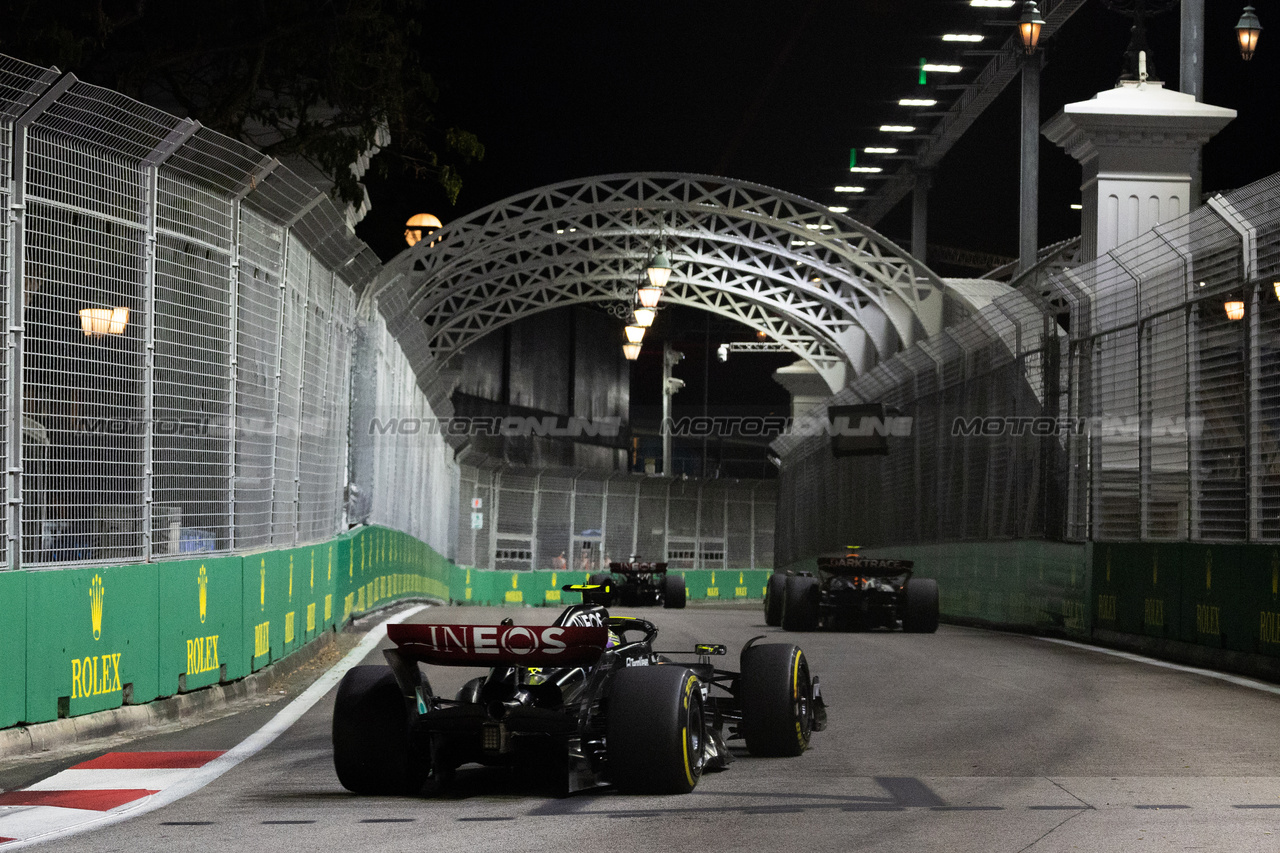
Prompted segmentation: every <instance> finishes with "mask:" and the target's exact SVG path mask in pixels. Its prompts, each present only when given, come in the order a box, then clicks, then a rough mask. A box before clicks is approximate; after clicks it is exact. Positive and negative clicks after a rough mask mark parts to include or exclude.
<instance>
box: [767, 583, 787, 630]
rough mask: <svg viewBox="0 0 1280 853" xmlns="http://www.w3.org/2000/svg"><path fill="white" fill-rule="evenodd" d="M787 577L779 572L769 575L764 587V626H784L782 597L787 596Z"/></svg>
mask: <svg viewBox="0 0 1280 853" xmlns="http://www.w3.org/2000/svg"><path fill="white" fill-rule="evenodd" d="M786 586H787V576H786V575H784V574H781V573H778V572H775V573H774V574H771V575H769V582H768V583H767V584H765V587H764V624H766V625H769V626H771V627H774V628H776V627H778V626H779V625H781V624H782V597H783V596H784V595H785V594H786Z"/></svg>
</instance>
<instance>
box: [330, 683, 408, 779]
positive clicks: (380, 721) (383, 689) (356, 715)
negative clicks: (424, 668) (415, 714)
mask: <svg viewBox="0 0 1280 853" xmlns="http://www.w3.org/2000/svg"><path fill="white" fill-rule="evenodd" d="M409 747H410V745H409V712H408V710H407V709H406V708H405V705H404V697H403V696H401V694H400V687H399V685H397V684H396V678H395V675H393V674H392V672H391V667H389V666H355V667H352V668H351V669H350V670H348V672H347V674H346V675H344V676H343V677H342V681H341V682H339V683H338V697H337V699H336V701H335V702H334V704H333V768H334V770H336V771H337V772H338V781H339V782H341V783H342V787H344V788H346V789H347V790H348V791H352V792H354V793H357V794H391V795H401V796H408V795H411V794H416V793H417V792H418V790H419V789H420V788H421V787H422V785H423V783H424V782H426V780H427V774H428V772H429V771H430V770H431V767H430V762H429V760H424V759H423V758H422V757H421V756H416V755H414V754H413V752H414V751H413V750H411V749H410V748H409Z"/></svg>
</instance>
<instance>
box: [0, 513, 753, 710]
mask: <svg viewBox="0 0 1280 853" xmlns="http://www.w3.org/2000/svg"><path fill="white" fill-rule="evenodd" d="M679 574H681V575H682V576H684V578H685V582H686V585H687V589H688V596H689V598H690V599H691V600H722V601H732V600H735V599H756V600H758V599H760V598H761V597H762V596H763V592H764V585H765V581H766V579H767V578H768V575H769V571H768V570H760V569H757V570H748V571H709V570H706V571H687V572H680V573H679ZM586 579H587V576H586V575H585V574H583V573H581V572H551V571H531V572H495V571H482V570H478V569H471V568H467V567H464V566H456V565H454V564H452V563H450V562H449V561H448V560H447V559H445V558H444V557H443V556H441V555H440V554H438V553H436V552H435V551H434V550H432V549H431V548H430V547H429V546H427V545H426V544H424V543H423V542H420V541H418V540H417V539H414V538H413V537H411V536H409V535H407V534H405V533H400V532H398V531H395V530H389V529H386V528H382V527H362V528H359V529H357V530H354V531H352V532H350V533H348V534H345V535H343V536H340V537H338V538H336V539H334V540H331V541H328V542H322V543H318V544H315V545H307V546H303V547H299V548H289V549H284V550H276V551H263V552H257V553H250V554H244V555H240V556H231V557H224V556H213V555H210V556H209V558H208V559H186V560H175V561H169V562H160V563H149V564H143V565H129V566H99V567H93V568H82V569H56V570H44V571H41V570H22V571H16V572H0V728H5V727H9V726H13V725H17V724H19V723H38V722H45V721H48V720H53V719H56V718H59V717H70V716H78V715H81V714H88V713H92V712H95V711H103V710H108V709H111V708H118V707H120V706H121V705H123V704H141V703H144V702H150V701H152V700H154V699H157V698H162V697H166V696H172V695H174V694H175V693H180V692H187V691H191V690H197V689H199V688H202V687H208V686H210V685H213V684H218V683H220V682H226V681H233V680H235V679H237V678H242V677H244V676H246V675H248V674H249V673H251V672H254V671H256V670H259V669H261V668H262V667H264V666H267V665H268V664H270V663H272V662H274V661H278V660H280V659H281V658H284V657H286V656H287V655H289V654H290V653H292V652H294V651H297V650H298V649H300V648H302V647H303V646H304V645H306V644H307V643H308V642H309V641H311V640H313V639H315V638H316V637H318V636H319V635H320V634H321V633H323V632H325V631H332V630H336V629H338V628H341V627H342V626H343V625H345V624H346V623H347V622H349V621H350V620H352V619H353V618H356V617H359V616H361V615H362V614H365V613H368V612H369V611H371V610H375V609H377V608H379V607H384V606H386V605H388V604H391V603H393V602H395V601H398V600H403V599H424V598H426V599H435V600H438V601H442V602H456V603H459V604H468V603H469V604H484V605H510V606H547V607H560V606H563V605H565V604H570V603H575V602H577V601H578V600H580V599H579V597H578V596H577V595H575V594H568V593H563V592H562V591H561V589H560V587H561V586H563V585H565V584H569V583H580V582H583V581H585V580H586Z"/></svg>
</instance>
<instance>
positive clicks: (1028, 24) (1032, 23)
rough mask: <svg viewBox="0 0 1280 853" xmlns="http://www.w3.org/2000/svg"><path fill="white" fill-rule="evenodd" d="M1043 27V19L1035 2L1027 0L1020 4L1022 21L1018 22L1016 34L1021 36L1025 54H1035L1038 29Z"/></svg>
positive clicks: (1038, 40) (1038, 36)
mask: <svg viewBox="0 0 1280 853" xmlns="http://www.w3.org/2000/svg"><path fill="white" fill-rule="evenodd" d="M1043 26H1044V18H1042V17H1040V9H1039V7H1038V6H1036V3H1035V0H1027V2H1025V3H1023V4H1022V20H1020V21H1019V22H1018V32H1019V33H1020V34H1021V35H1022V46H1023V47H1024V48H1026V50H1027V54H1028V55H1030V54H1033V53H1035V52H1036V45H1037V44H1038V43H1039V42H1040V28H1041V27H1043Z"/></svg>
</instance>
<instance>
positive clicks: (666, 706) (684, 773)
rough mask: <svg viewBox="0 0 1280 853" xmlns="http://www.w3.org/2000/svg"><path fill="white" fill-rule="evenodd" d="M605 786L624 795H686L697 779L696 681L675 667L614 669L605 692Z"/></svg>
mask: <svg viewBox="0 0 1280 853" xmlns="http://www.w3.org/2000/svg"><path fill="white" fill-rule="evenodd" d="M607 713H608V719H607V725H606V730H605V731H606V734H605V748H606V754H607V756H608V762H609V770H608V773H609V781H611V782H612V783H613V784H614V786H615V787H616V788H617V789H618V790H620V791H623V792H625V793H628V794H687V793H689V792H690V791H692V790H693V788H694V786H695V785H697V784H698V779H700V778H701V777H702V770H703V764H704V762H705V760H706V759H705V756H706V737H707V733H706V728H705V722H704V716H703V707H702V682H700V681H699V680H698V676H696V675H694V674H693V673H692V672H690V671H689V670H687V669H685V668H683V667H679V666H637V667H627V668H625V669H620V670H618V673H617V675H615V676H614V679H613V685H612V687H611V689H610V693H609V705H608V712H607Z"/></svg>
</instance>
